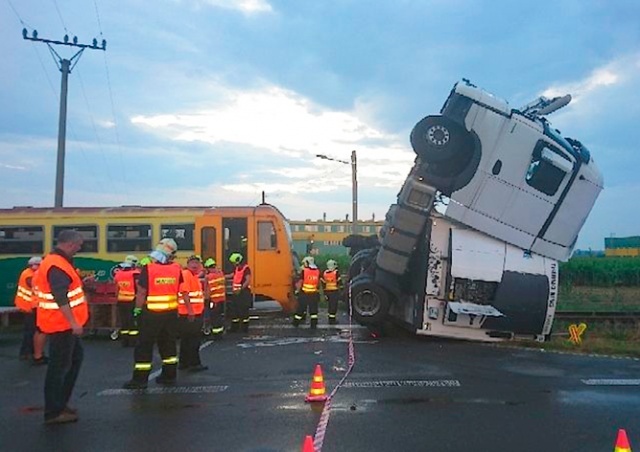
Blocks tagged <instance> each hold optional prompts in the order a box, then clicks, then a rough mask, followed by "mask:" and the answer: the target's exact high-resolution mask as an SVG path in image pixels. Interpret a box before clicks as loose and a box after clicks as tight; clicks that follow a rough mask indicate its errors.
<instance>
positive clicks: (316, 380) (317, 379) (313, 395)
mask: <svg viewBox="0 0 640 452" xmlns="http://www.w3.org/2000/svg"><path fill="white" fill-rule="evenodd" d="M325 400H327V394H326V389H325V387H324V377H323V376H322V369H321V368H320V364H316V371H315V372H314V374H313V380H311V389H310V390H309V394H307V397H306V398H305V399H304V401H305V402H324V401H325Z"/></svg>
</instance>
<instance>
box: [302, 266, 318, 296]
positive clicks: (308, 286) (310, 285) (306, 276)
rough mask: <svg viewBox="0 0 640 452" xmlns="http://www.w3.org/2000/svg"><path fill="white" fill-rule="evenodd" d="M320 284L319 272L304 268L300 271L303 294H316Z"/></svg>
mask: <svg viewBox="0 0 640 452" xmlns="http://www.w3.org/2000/svg"><path fill="white" fill-rule="evenodd" d="M319 282H320V270H318V269H317V268H308V267H305V268H304V269H302V291H303V292H304V293H316V292H317V291H318V283H319Z"/></svg>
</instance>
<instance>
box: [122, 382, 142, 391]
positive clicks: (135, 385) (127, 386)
mask: <svg viewBox="0 0 640 452" xmlns="http://www.w3.org/2000/svg"><path fill="white" fill-rule="evenodd" d="M122 387H123V389H147V382H146V381H136V380H129V381H127V382H126V383H125V384H123V385H122Z"/></svg>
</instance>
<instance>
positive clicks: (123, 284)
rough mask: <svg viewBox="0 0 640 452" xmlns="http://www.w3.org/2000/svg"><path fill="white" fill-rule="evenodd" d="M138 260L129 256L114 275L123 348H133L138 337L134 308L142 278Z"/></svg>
mask: <svg viewBox="0 0 640 452" xmlns="http://www.w3.org/2000/svg"><path fill="white" fill-rule="evenodd" d="M137 264H138V258H137V257H136V256H133V255H129V256H127V257H126V258H125V259H124V262H122V263H121V264H120V265H119V266H118V267H119V268H118V270H117V271H116V272H115V274H114V275H113V280H114V282H115V283H116V290H117V295H116V299H117V302H118V317H119V318H120V339H121V340H122V346H123V347H132V346H134V345H135V340H136V338H137V337H138V334H139V331H138V327H137V326H136V325H135V323H134V320H133V308H134V307H135V300H136V286H137V284H138V278H139V277H140V269H138V267H137Z"/></svg>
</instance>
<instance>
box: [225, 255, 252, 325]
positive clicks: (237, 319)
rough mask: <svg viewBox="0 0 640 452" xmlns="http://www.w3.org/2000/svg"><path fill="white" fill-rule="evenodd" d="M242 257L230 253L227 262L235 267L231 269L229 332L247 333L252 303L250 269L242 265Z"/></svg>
mask: <svg viewBox="0 0 640 452" xmlns="http://www.w3.org/2000/svg"><path fill="white" fill-rule="evenodd" d="M243 259H244V257H243V256H242V254H240V253H232V254H231V256H229V262H231V263H232V264H234V265H235V267H234V269H233V282H232V286H231V289H232V292H233V295H232V296H231V305H230V308H231V312H232V313H231V328H230V330H229V331H232V332H235V331H238V330H239V329H241V330H242V331H243V332H245V333H246V332H247V331H249V309H250V308H251V302H252V301H253V295H252V294H251V269H250V268H249V265H247V264H246V263H243V262H242V260H243Z"/></svg>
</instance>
